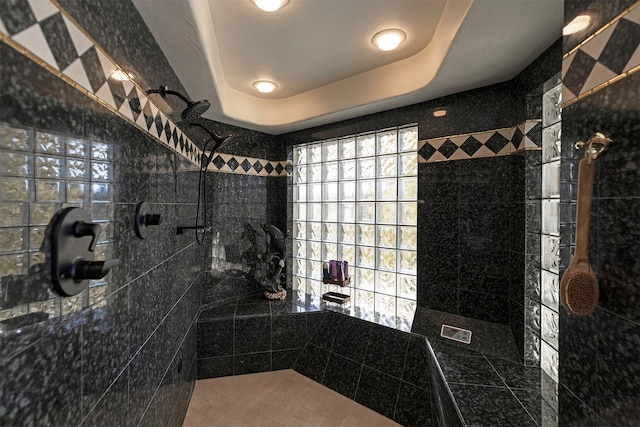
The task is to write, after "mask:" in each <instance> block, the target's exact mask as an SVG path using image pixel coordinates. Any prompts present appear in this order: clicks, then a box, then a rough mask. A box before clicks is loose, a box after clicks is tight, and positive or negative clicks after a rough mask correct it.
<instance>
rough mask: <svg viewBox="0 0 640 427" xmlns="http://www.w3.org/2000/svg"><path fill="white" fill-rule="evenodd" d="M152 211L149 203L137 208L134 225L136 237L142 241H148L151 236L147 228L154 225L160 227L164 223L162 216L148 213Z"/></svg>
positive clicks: (140, 204)
mask: <svg viewBox="0 0 640 427" xmlns="http://www.w3.org/2000/svg"><path fill="white" fill-rule="evenodd" d="M150 210H151V206H150V205H149V203H147V202H140V203H138V206H137V208H136V216H135V218H134V224H135V229H136V235H137V236H138V237H139V238H141V239H146V238H147V237H148V236H149V231H148V230H147V227H149V226H152V225H160V224H161V223H162V216H161V215H160V214H156V213H148V212H149V211H150Z"/></svg>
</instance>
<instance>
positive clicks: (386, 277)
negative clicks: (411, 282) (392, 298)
mask: <svg viewBox="0 0 640 427" xmlns="http://www.w3.org/2000/svg"><path fill="white" fill-rule="evenodd" d="M375 290H376V292H380V293H383V294H387V295H395V294H396V273H395V272H394V273H389V272H387V271H380V270H378V271H376V287H375Z"/></svg>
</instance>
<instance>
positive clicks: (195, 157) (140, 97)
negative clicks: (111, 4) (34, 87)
mask: <svg viewBox="0 0 640 427" xmlns="http://www.w3.org/2000/svg"><path fill="white" fill-rule="evenodd" d="M0 40H2V42H4V43H5V44H7V45H8V46H10V47H12V48H13V49H15V50H17V51H18V52H20V53H21V54H23V55H25V56H26V57H27V58H29V59H31V60H32V61H34V62H35V63H37V64H38V65H40V66H41V67H43V68H45V69H46V70H47V71H49V72H51V73H52V74H54V75H56V76H57V77H59V78H61V79H62V80H64V81H65V82H66V83H68V84H69V85H71V86H73V87H75V88H76V89H77V90H79V91H80V92H82V93H84V94H85V95H87V96H88V97H90V98H92V99H93V100H94V101H96V102H98V103H100V104H101V105H102V106H104V107H105V108H107V109H109V110H111V111H112V112H114V113H115V114H117V115H118V116H120V117H121V118H123V119H125V120H127V122H129V123H130V124H131V125H133V126H135V127H137V128H138V129H140V130H142V131H143V132H146V133H147V134H149V135H151V136H152V137H153V138H154V139H155V140H157V141H158V142H160V143H161V144H163V145H165V146H166V147H168V148H170V149H172V150H173V151H175V152H176V153H178V154H180V155H182V156H183V157H185V158H186V159H188V160H189V161H191V162H192V163H193V164H194V165H196V166H198V167H199V166H200V161H201V157H202V151H201V150H200V149H199V148H198V147H197V146H196V144H194V143H193V142H192V141H191V140H190V139H189V137H188V136H187V135H186V134H184V133H183V132H182V131H181V130H180V128H179V127H178V126H177V125H176V123H174V122H173V121H172V120H171V118H169V117H168V116H167V115H165V114H164V113H163V112H162V111H160V109H159V108H158V106H157V105H155V104H154V102H153V101H152V100H151V98H149V97H147V95H146V93H145V91H144V89H142V88H140V87H139V86H138V85H137V84H136V83H135V82H133V81H130V80H124V81H120V80H118V79H116V78H114V73H115V72H116V71H121V72H123V73H124V70H123V69H122V67H120V66H119V65H118V64H117V63H116V62H115V61H114V60H113V59H111V58H110V57H109V56H108V55H107V54H106V53H105V52H104V50H103V49H102V48H101V47H100V46H98V45H97V43H96V42H95V41H94V40H93V39H91V37H89V36H88V34H87V33H86V31H84V29H83V28H81V27H80V26H79V25H78V23H77V22H75V20H73V18H72V17H70V16H69V15H68V14H66V12H65V11H64V10H63V9H62V7H60V5H58V4H57V3H56V2H55V1H52V0H29V1H28V2H19V3H18V4H17V6H16V7H13V8H12V9H10V11H9V12H6V14H5V15H4V16H2V15H0ZM124 75H126V74H124ZM217 158H220V159H226V160H225V161H224V164H222V163H221V162H220V161H218V162H215V163H214V162H211V163H210V164H209V166H208V168H207V170H208V171H211V172H226V173H237V174H248V175H260V176H286V175H287V171H288V170H289V169H290V168H287V161H271V160H264V159H254V158H249V157H239V156H233V155H222V154H221V155H219V156H218V157H217ZM227 161H228V162H229V163H227Z"/></svg>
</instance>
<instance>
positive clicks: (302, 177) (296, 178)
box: [293, 166, 307, 183]
mask: <svg viewBox="0 0 640 427" xmlns="http://www.w3.org/2000/svg"><path fill="white" fill-rule="evenodd" d="M293 182H298V183H305V182H307V167H306V166H297V167H295V168H294V169H293Z"/></svg>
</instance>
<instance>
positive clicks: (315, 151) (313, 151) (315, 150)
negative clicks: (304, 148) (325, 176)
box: [309, 144, 322, 163]
mask: <svg viewBox="0 0 640 427" xmlns="http://www.w3.org/2000/svg"><path fill="white" fill-rule="evenodd" d="M321 161H322V145H321V144H317V145H312V146H311V147H309V163H320V162H321Z"/></svg>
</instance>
